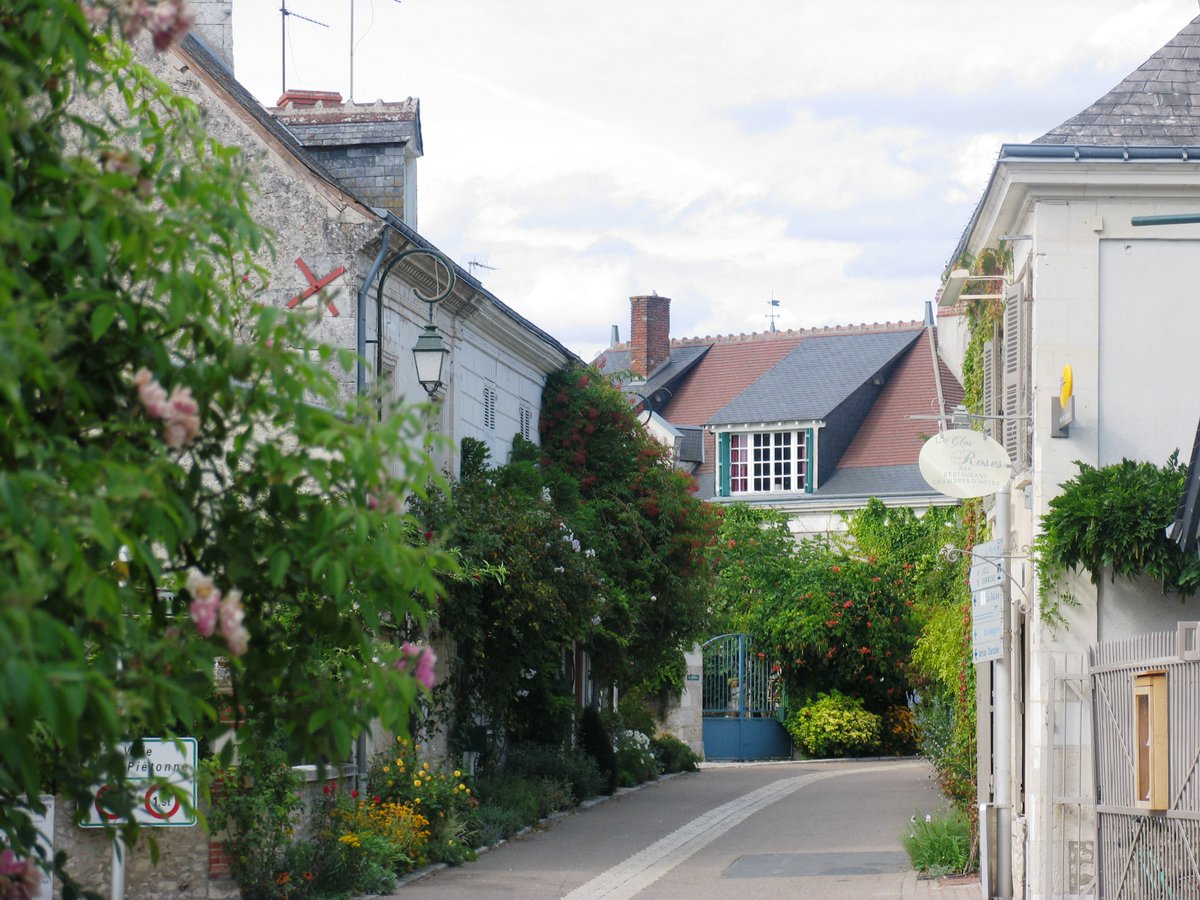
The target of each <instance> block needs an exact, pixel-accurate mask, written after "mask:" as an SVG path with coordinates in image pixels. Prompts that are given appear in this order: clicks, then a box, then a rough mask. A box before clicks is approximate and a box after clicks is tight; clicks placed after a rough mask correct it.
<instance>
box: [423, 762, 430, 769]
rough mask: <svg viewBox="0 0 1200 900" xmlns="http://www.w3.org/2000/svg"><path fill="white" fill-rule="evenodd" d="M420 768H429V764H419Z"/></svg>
mask: <svg viewBox="0 0 1200 900" xmlns="http://www.w3.org/2000/svg"><path fill="white" fill-rule="evenodd" d="M421 768H422V769H428V768H429V763H421Z"/></svg>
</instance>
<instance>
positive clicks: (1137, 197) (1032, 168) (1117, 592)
mask: <svg viewBox="0 0 1200 900" xmlns="http://www.w3.org/2000/svg"><path fill="white" fill-rule="evenodd" d="M1197 59H1200V19H1197V20H1196V21H1193V22H1192V23H1191V24H1190V25H1189V26H1188V27H1187V28H1185V29H1184V30H1183V31H1182V32H1180V34H1179V35H1178V36H1177V37H1175V38H1174V39H1173V40H1172V41H1171V42H1169V43H1168V44H1167V45H1166V46H1165V47H1163V48H1162V49H1161V50H1159V51H1158V52H1157V53H1156V54H1155V55H1154V56H1153V57H1151V58H1150V59H1149V60H1148V61H1147V62H1146V63H1145V64H1143V65H1142V66H1141V67H1140V68H1139V69H1137V70H1136V71H1135V72H1134V73H1132V74H1131V75H1130V76H1129V77H1128V78H1127V79H1125V81H1123V82H1122V83H1121V84H1119V85H1118V86H1117V87H1115V88H1114V89H1113V90H1112V91H1111V92H1110V93H1109V94H1107V95H1106V96H1105V97H1102V98H1101V99H1100V100H1098V101H1097V102H1096V103H1095V104H1093V105H1092V106H1091V107H1089V108H1088V109H1086V110H1084V111H1083V112H1081V113H1080V114H1078V115H1077V116H1074V117H1073V118H1071V119H1069V120H1067V121H1066V122H1064V123H1063V124H1062V125H1060V126H1058V127H1057V128H1055V129H1053V130H1052V131H1050V132H1048V133H1047V134H1045V135H1043V136H1042V137H1040V138H1038V139H1037V140H1036V141H1034V142H1033V143H1031V144H1006V145H1004V146H1003V147H1001V149H1000V154H999V159H998V161H997V162H996V164H995V168H994V169H993V172H992V175H991V179H990V181H989V183H988V185H987V189H986V192H985V193H984V196H983V198H982V199H981V201H980V203H979V205H978V208H977V209H976V211H975V213H974V215H973V216H972V218H971V220H970V222H969V224H968V225H967V229H966V232H965V234H964V236H963V239H962V243H961V244H960V246H959V248H958V249H957V250H956V252H955V254H954V258H955V259H956V260H957V259H959V258H960V256H961V254H962V252H963V251H967V252H968V253H969V254H971V255H973V256H978V255H979V254H980V252H981V251H983V250H985V249H987V248H998V247H1000V246H1001V243H1002V242H1003V243H1004V244H1005V245H1006V246H1007V247H1008V248H1010V249H1011V251H1012V263H1011V266H1010V268H1009V270H1008V272H1007V273H1006V276H1005V277H1004V278H1003V279H993V280H991V281H989V282H980V281H974V282H971V284H972V285H973V286H974V287H973V288H972V289H973V290H978V289H980V288H982V289H983V291H985V292H987V291H992V292H995V293H999V294H1002V295H1003V296H1004V298H1005V302H1006V309H1005V321H1004V328H1003V335H1002V338H1001V339H1000V341H999V343H998V344H996V345H995V346H994V348H993V349H994V351H995V353H994V355H993V356H992V358H991V360H990V361H989V362H990V365H991V366H992V367H991V369H990V372H989V373H988V374H986V375H985V381H986V382H988V383H989V387H991V388H992V389H991V390H990V391H989V398H988V401H987V406H988V408H987V409H985V410H984V411H985V412H986V413H988V414H991V415H1003V416H1004V419H1003V420H1002V425H1001V426H1000V427H999V429H998V433H997V436H998V437H1000V438H1001V439H1002V441H1003V443H1004V444H1005V446H1006V448H1007V449H1008V451H1009V455H1010V457H1011V458H1012V460H1013V463H1014V466H1013V476H1012V479H1011V482H1010V488H1009V490H1010V493H1009V495H1008V503H1009V510H1008V521H1009V522H1011V532H1010V533H1009V534H1008V535H1004V537H1006V538H1007V539H1008V546H1009V547H1010V548H1011V551H1010V552H1011V553H1012V554H1013V558H1012V559H1011V560H1010V574H1011V576H1012V578H1011V583H1010V597H1009V600H1010V605H1009V608H1008V613H1009V629H1008V634H1009V638H1010V646H1009V651H1008V655H1007V657H1006V659H1005V660H1004V661H1003V662H1002V663H1001V664H1000V665H1001V666H1006V667H1007V672H1008V673H1009V675H1010V676H1011V677H1010V682H1011V693H1010V695H1009V696H1008V697H1007V698H1003V697H996V698H993V697H990V696H989V695H988V685H989V680H988V677H987V676H988V674H989V672H988V671H987V669H988V668H989V667H990V666H991V665H994V664H983V665H981V666H980V673H979V674H980V676H981V677H980V682H979V684H980V694H979V708H980V717H981V718H980V721H981V730H980V734H981V740H984V741H986V739H987V736H988V729H989V726H990V724H991V719H990V716H989V701H993V700H994V701H995V707H996V708H998V707H1005V706H1006V707H1007V708H1008V709H1010V710H1011V716H1010V717H1009V720H1010V725H1011V727H1010V728H1009V729H1002V733H1000V734H998V736H997V740H996V743H995V745H994V746H995V754H994V755H993V754H991V753H990V752H988V750H989V748H987V747H981V769H980V788H981V800H983V801H985V802H991V803H994V804H995V805H996V807H998V808H999V810H1000V813H1001V823H998V826H997V830H999V831H1000V833H1001V838H1002V839H1003V825H1002V820H1003V818H1004V817H1006V816H1007V815H1008V813H1009V812H1010V813H1011V833H1012V837H1011V853H1006V851H1005V849H1004V847H995V848H993V849H994V850H995V858H999V859H1000V860H1001V861H1002V862H1003V861H1005V857H1006V856H1008V857H1009V859H1010V860H1011V883H1012V892H1013V895H1015V896H1025V897H1033V898H1041V897H1047V898H1048V897H1064V896H1130V897H1133V896H1166V895H1167V894H1159V893H1157V888H1154V890H1155V893H1146V892H1145V891H1150V890H1151V884H1152V883H1159V882H1161V884H1163V885H1167V886H1169V887H1171V889H1172V890H1175V891H1177V893H1174V894H1173V895H1174V896H1197V893H1196V891H1197V890H1198V888H1197V884H1200V880H1198V879H1200V868H1198V867H1197V862H1196V859H1197V855H1196V831H1197V826H1198V825H1200V804H1198V803H1197V800H1196V797H1197V784H1196V782H1195V778H1196V777H1197V775H1196V773H1195V766H1194V759H1195V758H1196V756H1197V753H1200V747H1197V746H1187V745H1186V743H1176V738H1177V736H1179V735H1182V734H1183V731H1182V730H1179V729H1177V728H1176V726H1182V725H1183V724H1184V722H1183V719H1173V720H1172V721H1171V723H1170V726H1169V727H1170V728H1172V729H1175V731H1173V732H1172V738H1171V742H1172V743H1171V751H1172V754H1173V755H1174V757H1176V758H1173V759H1172V762H1171V766H1172V769H1171V779H1172V781H1171V785H1172V788H1171V790H1172V796H1173V797H1174V801H1173V802H1172V805H1171V807H1170V808H1169V809H1167V810H1165V811H1163V812H1161V813H1158V814H1151V812H1150V811H1149V810H1148V809H1138V808H1137V806H1138V804H1136V803H1134V802H1133V801H1132V800H1130V799H1128V798H1130V797H1133V796H1134V793H1135V791H1134V784H1133V781H1134V777H1135V759H1136V757H1137V737H1136V735H1135V734H1133V733H1132V731H1133V728H1132V724H1133V723H1132V722H1131V721H1130V720H1129V718H1128V717H1126V718H1124V719H1122V718H1121V716H1123V715H1125V714H1124V713H1120V712H1119V710H1118V707H1120V708H1121V709H1123V708H1124V706H1123V704H1126V703H1128V704H1129V707H1130V709H1132V704H1133V699H1134V694H1135V687H1136V684H1135V682H1136V676H1137V674H1138V672H1139V671H1147V672H1148V671H1152V670H1153V671H1162V672H1165V671H1166V670H1167V669H1171V667H1172V666H1175V665H1176V664H1177V663H1180V662H1181V660H1180V659H1177V658H1176V656H1177V654H1176V651H1162V652H1159V653H1158V654H1157V657H1156V658H1153V659H1151V657H1154V656H1155V654H1145V655H1146V656H1147V660H1149V661H1146V662H1145V663H1144V664H1141V663H1137V662H1136V661H1134V662H1133V663H1131V664H1130V665H1129V666H1128V667H1127V668H1128V671H1129V672H1130V673H1132V674H1128V675H1122V676H1121V677H1122V678H1125V681H1123V682H1120V683H1119V684H1118V686H1117V687H1116V688H1112V687H1111V686H1106V684H1107V682H1103V681H1102V678H1104V677H1106V673H1109V674H1111V670H1113V666H1112V665H1107V664H1104V663H1103V659H1104V658H1105V657H1104V654H1105V652H1106V651H1105V649H1104V648H1106V647H1111V646H1114V644H1113V642H1115V641H1117V640H1121V639H1130V638H1133V637H1134V636H1139V635H1148V634H1151V633H1156V632H1175V631H1176V629H1177V624H1178V623H1179V622H1180V621H1190V620H1196V619H1200V601H1197V600H1196V599H1194V598H1193V599H1191V600H1189V601H1187V602H1184V603H1181V602H1180V601H1179V599H1178V598H1177V597H1173V596H1164V595H1163V593H1162V592H1161V590H1160V589H1159V587H1158V585H1156V584H1153V583H1130V582H1128V581H1119V580H1118V581H1113V580H1110V579H1109V578H1107V577H1106V578H1104V579H1102V580H1101V582H1100V583H1099V584H1098V585H1096V586H1093V585H1092V584H1091V583H1090V581H1089V580H1088V578H1087V577H1086V575H1084V576H1082V577H1078V578H1075V579H1074V580H1073V581H1072V583H1071V585H1070V588H1071V590H1072V591H1073V593H1074V594H1075V596H1076V597H1077V598H1078V600H1079V603H1078V605H1077V606H1063V607H1062V609H1063V612H1064V613H1065V616H1066V624H1065V625H1062V626H1059V627H1057V628H1055V627H1051V626H1049V625H1047V624H1045V623H1044V622H1043V620H1042V619H1041V618H1040V616H1039V613H1040V611H1041V610H1040V603H1041V601H1040V600H1039V587H1040V585H1039V584H1038V581H1037V574H1036V572H1035V569H1034V565H1033V563H1032V561H1031V559H1030V557H1029V554H1030V545H1031V544H1032V542H1033V541H1034V539H1035V538H1036V537H1037V535H1038V534H1039V522H1040V519H1041V517H1042V516H1043V514H1045V513H1046V512H1047V509H1048V504H1049V503H1050V501H1051V500H1052V499H1053V498H1054V497H1055V496H1057V495H1058V494H1059V492H1060V490H1061V488H1060V485H1061V484H1062V483H1063V482H1064V481H1066V480H1068V479H1071V478H1072V477H1074V476H1075V475H1076V474H1078V470H1077V468H1076V466H1075V464H1074V461H1075V460H1081V461H1083V462H1085V463H1088V464H1090V465H1093V466H1105V465H1108V464H1112V463H1116V462H1119V461H1120V460H1121V459H1123V458H1130V459H1135V460H1146V461H1151V462H1154V463H1156V464H1158V465H1161V464H1163V463H1164V462H1165V461H1166V460H1167V458H1168V456H1169V454H1170V453H1171V452H1172V451H1173V450H1176V449H1178V450H1180V451H1181V455H1182V457H1183V459H1184V460H1186V459H1187V458H1188V451H1189V449H1190V447H1191V446H1192V441H1193V437H1194V435H1195V432H1196V421H1197V417H1198V416H1200V392H1198V391H1197V390H1196V388H1197V385H1198V384H1200V381H1198V379H1197V374H1196V372H1197V369H1196V360H1195V357H1194V356H1193V355H1192V354H1193V353H1195V352H1196V351H1195V346H1196V335H1197V334H1200V302H1198V301H1200V225H1197V224H1187V225H1171V226H1168V225H1159V226H1155V227H1136V226H1134V225H1133V224H1132V222H1131V220H1132V219H1133V218H1134V217H1135V216H1146V215H1164V214H1195V213H1197V212H1200V115H1198V112H1200V83H1198V81H1197V77H1196V66H1197ZM960 287H961V279H953V278H952V280H951V283H950V284H949V285H948V286H947V289H946V291H945V292H944V294H943V301H942V302H943V303H944V304H952V303H953V302H954V300H955V297H956V295H957V294H958V291H959V289H960ZM1067 365H1069V366H1070V367H1071V369H1072V373H1073V384H1074V402H1075V421H1074V422H1073V423H1072V424H1070V426H1069V429H1068V432H1069V433H1068V434H1067V435H1066V436H1060V437H1056V436H1055V433H1054V432H1055V422H1054V419H1055V417H1056V415H1057V414H1056V412H1055V411H1054V403H1055V402H1056V399H1057V398H1058V397H1059V396H1060V390H1061V383H1062V379H1063V369H1064V366H1067ZM998 496H999V497H1001V498H1003V497H1004V496H1005V495H1004V493H1003V492H1002V493H1001V494H999V495H998ZM1001 502H1003V501H1001ZM997 513H998V510H997V508H996V506H995V504H993V506H992V509H991V511H990V513H989V517H990V518H991V519H992V521H993V522H995V521H996V520H997ZM1169 524H1170V523H1169V522H1164V523H1163V525H1164V526H1168V525H1169ZM1144 640H1147V641H1148V640H1149V638H1144ZM1147 646H1149V644H1147ZM1164 646H1165V645H1164ZM1172 654H1175V655H1172ZM1193 665H1195V664H1194V663H1193ZM1139 667H1140V668H1139ZM998 671H1000V670H998ZM1172 671H1173V672H1176V670H1175V669H1172ZM1179 671H1182V670H1179ZM1163 677H1164V678H1166V677H1167V676H1166V675H1164V676H1163ZM1188 677H1189V678H1190V677H1191V676H1188ZM1170 678H1171V679H1172V681H1171V687H1170V690H1171V691H1172V692H1174V693H1175V694H1179V693H1180V692H1181V691H1183V690H1184V685H1185V680H1184V679H1183V678H1182V677H1180V676H1179V675H1178V674H1171V675H1170ZM1192 697H1193V698H1192V699H1191V701H1190V703H1191V704H1192V708H1191V709H1190V712H1189V713H1188V714H1187V716H1186V718H1187V719H1189V720H1194V719H1195V717H1196V714H1197V710H1196V709H1195V707H1194V704H1195V699H1194V695H1192ZM1177 699H1179V698H1177ZM1006 700H1007V702H1006ZM1174 702H1175V700H1172V703H1174ZM1172 708H1173V709H1174V708H1175V707H1172ZM1172 715H1174V713H1173V714H1172ZM1002 722H1003V720H1000V721H999V722H998V723H997V724H1000V725H1002ZM1189 727H1190V726H1189ZM1106 735H1107V737H1106ZM1114 736H1115V737H1114ZM1143 737H1145V735H1143ZM1110 738H1113V740H1114V741H1115V744H1116V745H1120V744H1121V742H1122V741H1124V742H1125V748H1126V750H1127V751H1128V756H1127V757H1122V758H1121V759H1118V760H1117V762H1116V763H1115V764H1114V763H1111V762H1106V761H1105V759H1106V757H1105V756H1104V754H1103V753H1102V752H1101V745H1102V744H1104V742H1105V741H1106V740H1109V739H1110ZM1154 740H1157V738H1154ZM1149 742H1150V739H1147V740H1146V741H1143V742H1142V744H1143V749H1145V745H1146V744H1147V743H1149ZM1097 759H1099V760H1101V761H1100V763H1099V764H1098V765H1097V763H1096V760H1097ZM1189 766H1190V767H1191V768H1189ZM1002 770H1003V771H1005V772H1006V773H1007V776H1008V777H1005V778H1002V779H1001V784H1004V783H1005V782H1007V783H1008V784H1009V785H1010V787H1011V790H1010V791H1006V792H1002V793H1001V794H999V795H996V794H994V793H993V792H994V790H995V786H996V785H995V782H993V781H992V780H991V776H992V775H993V773H996V774H999V773H1000V772H1001V771H1002ZM1106 779H1107V780H1106ZM1156 815H1157V816H1158V817H1157V818H1156V817H1155V816H1156ZM1160 828H1161V830H1162V833H1161V835H1160V836H1159V838H1161V840H1159V838H1155V840H1156V841H1159V842H1158V843H1154V842H1151V841H1150V840H1149V838H1148V835H1149V834H1150V832H1151V831H1153V830H1155V829H1160ZM1002 882H1003V876H1001V883H1002ZM1189 885H1190V887H1188V886H1189ZM1001 890H1003V888H1001ZM1178 891H1181V892H1178Z"/></svg>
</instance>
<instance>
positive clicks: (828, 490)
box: [808, 464, 937, 501]
mask: <svg viewBox="0 0 1200 900" xmlns="http://www.w3.org/2000/svg"><path fill="white" fill-rule="evenodd" d="M922 494H937V491H935V490H934V489H933V488H931V487H930V486H929V482H927V481H926V480H925V479H924V478H923V477H922V476H921V467H920V466H918V465H912V464H905V465H899V466H860V467H857V468H854V467H846V466H839V467H838V469H837V471H836V472H834V474H833V477H832V478H830V479H829V480H828V481H827V482H825V483H824V484H823V485H821V486H820V487H819V488H818V489H817V491H816V492H815V493H813V494H809V495H808V496H810V497H812V498H814V499H815V500H824V501H828V500H832V499H835V498H838V497H879V498H880V499H884V498H886V497H911V496H913V495H922Z"/></svg>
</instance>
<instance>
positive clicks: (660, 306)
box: [629, 294, 671, 378]
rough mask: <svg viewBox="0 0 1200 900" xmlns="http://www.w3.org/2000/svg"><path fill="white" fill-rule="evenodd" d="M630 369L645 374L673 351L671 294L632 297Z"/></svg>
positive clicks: (661, 362) (644, 375)
mask: <svg viewBox="0 0 1200 900" xmlns="http://www.w3.org/2000/svg"><path fill="white" fill-rule="evenodd" d="M629 307H630V316H629V319H630V331H629V369H630V371H632V372H633V374H634V375H638V376H640V377H642V378H646V377H648V376H649V375H651V374H652V373H653V372H654V370H655V369H657V368H658V367H659V366H661V365H662V364H663V363H665V362H666V361H667V358H668V357H669V356H670V355H671V298H670V297H660V296H658V294H650V295H649V296H640V297H630V298H629Z"/></svg>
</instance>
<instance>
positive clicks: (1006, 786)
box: [992, 484, 1017, 900]
mask: <svg viewBox="0 0 1200 900" xmlns="http://www.w3.org/2000/svg"><path fill="white" fill-rule="evenodd" d="M995 498H996V537H997V538H999V539H1000V565H1001V567H1002V571H1003V573H1004V578H1003V581H1002V582H1001V583H1002V585H1003V587H1002V590H1003V591H1004V601H1003V604H1004V652H1003V653H1002V654H1001V655H1000V657H999V658H998V659H995V660H993V661H992V694H993V696H994V698H995V699H994V703H995V706H994V707H993V719H992V723H993V724H992V772H993V774H994V776H995V779H996V793H995V804H996V896H997V897H999V898H1004V900H1007V898H1010V897H1012V891H1013V884H1012V849H1013V847H1012V743H1013V735H1012V671H1013V666H1014V665H1015V663H1016V660H1015V659H1014V657H1015V656H1016V651H1017V648H1016V647H1014V646H1013V644H1014V641H1013V631H1012V622H1013V612H1012V587H1011V585H1012V578H1011V575H1012V572H1011V570H1012V563H1011V561H1010V560H1009V543H1010V538H1009V531H1010V530H1011V528H1012V507H1011V506H1010V504H1009V500H1010V499H1011V490H1010V488H1009V486H1008V485H1007V484H1006V485H1005V486H1004V487H1002V488H1000V490H998V491H997V492H996V494H995Z"/></svg>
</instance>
